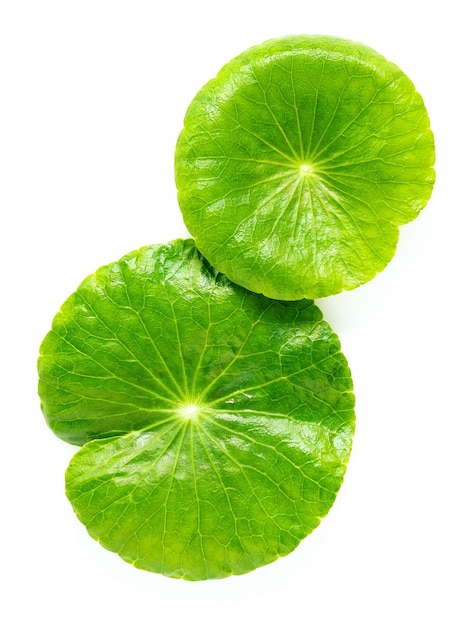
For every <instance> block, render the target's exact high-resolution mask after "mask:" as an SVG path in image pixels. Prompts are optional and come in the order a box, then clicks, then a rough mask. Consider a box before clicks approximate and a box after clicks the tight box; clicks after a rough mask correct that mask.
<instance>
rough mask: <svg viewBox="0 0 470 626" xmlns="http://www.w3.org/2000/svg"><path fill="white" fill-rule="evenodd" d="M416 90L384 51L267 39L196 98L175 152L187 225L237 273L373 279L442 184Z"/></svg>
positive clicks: (314, 282) (239, 277)
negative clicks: (401, 231) (401, 228)
mask: <svg viewBox="0 0 470 626" xmlns="http://www.w3.org/2000/svg"><path fill="white" fill-rule="evenodd" d="M433 163H434V141H433V135H432V132H431V130H430V128H429V119H428V116H427V113H426V110H425V107H424V104H423V100H422V98H421V96H420V95H419V94H418V93H417V92H416V90H415V88H414V86H413V84H412V83H411V81H410V80H409V79H408V78H407V77H406V76H405V75H404V74H403V72H401V70H400V69H399V68H398V67H396V65H394V64H392V63H389V62H388V61H387V60H386V59H385V58H384V57H383V56H381V55H380V54H378V53H377V52H375V51H374V50H372V49H370V48H368V47H366V46H364V45H362V44H358V43H354V42H351V41H346V40H342V39H337V38H333V37H324V36H294V37H288V38H284V39H277V40H271V41H267V42H265V43H263V44H261V45H259V46H256V47H254V48H251V49H249V50H248V51H246V52H245V53H243V54H241V55H240V56H238V57H237V58H235V59H233V60H232V61H231V62H229V63H228V64H227V65H226V66H225V67H224V68H223V69H222V70H221V71H220V73H219V74H218V76H217V77H216V78H215V79H213V80H211V81H210V82H209V83H208V84H207V85H205V87H203V88H202V89H201V91H200V92H199V93H198V94H197V95H196V97H195V99H194V100H193V102H192V103H191V105H190V106H189V109H188V111H187V114H186V118H185V126H184V129H183V131H182V132H181V134H180V137H179V140H178V143H177V147H176V155H175V169H176V183H177V187H178V190H179V202H180V207H181V211H182V213H183V217H184V220H185V222H186V225H187V227H188V229H189V231H190V232H191V234H192V235H193V236H194V238H195V241H196V245H197V247H198V248H199V249H200V250H201V252H202V254H204V256H205V257H206V258H207V259H208V260H209V261H210V262H211V263H212V264H213V265H214V266H215V267H216V268H217V269H219V270H220V271H222V272H224V273H225V274H226V275H227V276H228V277H229V278H230V279H231V280H233V281H234V282H236V283H237V284H240V285H242V286H244V287H246V288H247V289H251V290H252V291H255V292H258V293H263V294H265V295H266V296H269V297H272V298H280V299H286V300H297V299H301V298H317V297H322V296H328V295H331V294H334V293H338V292H340V291H342V290H343V289H353V288H355V287H357V286H359V285H361V284H362V283H364V282H366V281H368V280H370V279H371V278H373V277H374V276H375V274H376V273H377V272H379V271H381V270H382V269H383V268H384V267H385V266H386V264H387V263H388V262H389V261H390V259H391V258H392V257H393V255H394V252H395V247H396V243H397V240H398V226H399V225H401V224H405V223H406V222H409V221H411V220H413V219H414V218H415V217H416V216H417V215H418V213H419V211H420V210H421V209H422V208H423V207H424V206H425V205H426V202H427V201H428V199H429V197H430V195H431V191H432V187H433V183H434V170H433V167H432V166H433Z"/></svg>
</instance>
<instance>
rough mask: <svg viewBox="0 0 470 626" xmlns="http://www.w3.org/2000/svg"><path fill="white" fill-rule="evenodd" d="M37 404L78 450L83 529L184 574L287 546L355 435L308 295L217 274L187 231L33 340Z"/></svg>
mask: <svg viewBox="0 0 470 626" xmlns="http://www.w3.org/2000/svg"><path fill="white" fill-rule="evenodd" d="M39 375H40V387H39V392H40V396H41V399H42V408H43V412H44V415H45V416H46V419H47V421H48V423H49V425H50V427H51V428H52V430H53V431H54V432H55V433H56V434H57V435H58V436H59V437H61V438H63V439H65V440H66V441H70V442H71V443H75V444H84V445H83V447H82V448H81V449H80V450H79V451H78V452H77V454H76V455H75V456H74V458H73V459H72V461H71V463H70V466H69V468H68V470H67V474H66V488H67V495H68V497H69V499H70V501H71V503H72V505H73V507H74V509H75V511H76V514H77V515H78V517H79V519H80V520H81V521H82V522H83V524H85V526H86V527H87V529H88V532H89V533H90V534H91V536H92V537H94V538H95V539H97V540H98V541H100V543H101V544H102V545H103V546H105V547H106V548H108V549H109V550H112V551H114V552H117V553H119V555H120V556H121V557H122V558H123V559H125V560H126V561H129V562H131V563H133V564H134V565H136V566H137V567H139V568H143V569H147V570H150V571H153V572H161V573H163V574H165V575H167V576H171V577H176V578H187V579H190V580H198V579H206V578H221V577H224V576H229V575H230V574H242V573H244V572H248V571H250V570H252V569H254V568H256V567H259V566H261V565H264V564H266V563H269V562H271V561H273V560H275V559H276V558H277V557H278V556H282V555H285V554H287V553H289V552H291V551H292V550H293V549H294V548H295V547H296V546H297V544H298V543H299V542H300V541H301V539H302V538H304V537H305V536H306V535H308V534H309V533H310V532H311V531H312V530H313V528H315V527H316V526H317V525H318V524H319V522H320V519H321V518H322V517H323V516H324V515H326V513H327V512H328V510H329V509H330V507H331V505H332V504H333V501H334V499H335V496H336V494H337V491H338V489H339V487H340V485H341V482H342V480H343V475H344V472H345V468H346V463H347V461H348V458H349V454H350V449H351V444H352V437H353V430H354V410H353V407H354V397H353V394H352V382H351V376H350V372H349V368H348V365H347V362H346V359H345V357H344V356H343V354H342V353H341V349H340V344H339V341H338V338H337V337H336V335H335V334H334V333H333V332H332V330H331V328H330V327H329V325H328V324H327V323H326V322H324V321H322V316H321V313H320V311H319V309H318V308H317V307H316V306H315V305H314V304H313V303H311V302H308V301H302V302H294V303H291V302H278V301H275V300H270V299H268V298H265V297H263V296H260V295H257V294H254V293H251V292H248V291H246V290H245V289H243V288H242V287H239V286H237V285H234V284H233V283H231V282H230V281H229V280H228V279H227V278H226V277H225V276H224V275H222V274H220V273H218V272H217V271H215V270H214V269H213V268H212V267H211V266H210V265H209V264H208V263H207V261H205V260H204V259H203V258H202V257H201V255H200V253H199V252H198V251H197V250H196V248H195V246H194V242H193V241H192V240H186V241H182V240H178V241H175V242H172V243H170V244H168V245H161V246H159V245H156V246H148V247H145V248H142V249H141V250H139V251H137V252H133V253H131V254H129V255H127V256H125V257H123V258H122V259H121V260H120V261H118V262H117V263H112V264H110V265H107V266H105V267H103V268H101V269H100V270H98V271H97V272H96V274H94V275H93V276H90V277H89V278H87V279H86V280H85V281H84V282H83V283H82V284H81V285H80V287H79V288H78V289H77V291H76V292H75V293H74V294H73V295H72V296H71V297H70V298H69V299H68V300H67V301H66V302H65V304H64V305H63V307H62V309H61V311H60V312H59V313H58V315H57V316H56V318H55V319H54V322H53V326H52V330H51V331H50V332H49V334H48V335H47V336H46V338H45V339H44V341H43V344H42V346H41V356H40V359H39Z"/></svg>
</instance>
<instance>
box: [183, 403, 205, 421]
mask: <svg viewBox="0 0 470 626" xmlns="http://www.w3.org/2000/svg"><path fill="white" fill-rule="evenodd" d="M201 412H202V406H199V405H198V404H195V403H194V402H188V403H186V404H183V405H181V406H180V407H179V408H178V415H179V417H180V418H181V419H182V420H197V419H198V418H199V417H200V415H201Z"/></svg>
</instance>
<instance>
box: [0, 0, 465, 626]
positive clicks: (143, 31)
mask: <svg viewBox="0 0 470 626" xmlns="http://www.w3.org/2000/svg"><path fill="white" fill-rule="evenodd" d="M463 6H464V3H463V2H460V1H459V0H447V1H446V2H435V1H434V0H428V1H426V2H419V1H413V0H406V1H402V0H393V2H392V1H391V0H390V1H389V2H379V1H375V2H366V1H363V0H356V1H354V2H351V1H348V0H341V1H339V0H338V1H336V2H333V1H331V2H327V1H326V0H323V1H322V2H317V1H316V0H308V1H299V0H285V1H283V2H277V1H274V0H271V1H270V2H264V1H256V0H249V1H245V0H238V2H230V3H227V2H222V1H220V0H219V1H217V2H210V1H208V0H198V1H195V2H182V1H180V2H178V1H176V0H174V2H156V1H155V2H146V1H138V0H134V1H129V2H122V1H120V0H114V1H113V2H106V1H101V0H93V1H88V0H81V1H76V2H75V1H74V2H71V1H66V0H62V1H57V2H52V1H48V0H46V1H41V0H36V1H34V2H33V1H31V2H25V1H21V0H12V1H3V2H0V161H1V163H0V166H1V168H0V208H1V213H0V214H1V220H2V228H1V234H0V236H1V257H0V259H1V269H0V272H1V274H0V276H1V278H0V281H1V283H0V284H1V310H2V317H3V320H2V322H1V326H0V329H1V344H0V347H1V368H2V374H1V389H2V402H1V406H2V415H1V419H2V430H1V434H2V445H1V455H0V462H1V464H2V468H1V481H2V483H1V504H0V506H1V513H0V523H1V526H2V527H1V534H0V537H1V543H2V546H1V561H0V562H1V570H2V571H3V573H4V575H5V576H6V581H4V582H3V584H2V596H3V600H2V602H1V604H0V612H2V613H3V612H4V613H5V616H4V617H3V616H2V620H1V621H2V623H3V624H6V625H8V626H9V625H17V624H18V625H19V624H21V625H23V624H37V623H39V624H48V625H49V626H55V625H62V624H72V625H74V624H87V625H91V626H94V625H98V624H100V625H101V624H112V625H117V626H119V625H121V624H122V625H123V624H130V623H132V624H139V623H146V624H149V623H151V624H165V623H172V624H177V625H178V624H184V623H188V624H192V625H195V626H198V625H199V624H205V625H207V626H212V625H215V624H228V625H231V624H234V625H235V624H240V623H241V624H245V625H246V626H251V625H254V624H273V625H281V624H286V623H287V624H289V625H291V624H299V623H301V624H311V625H312V626H313V625H316V624H318V625H322V626H337V625H340V624H341V625H342V624H353V625H354V624H360V625H361V626H369V625H371V626H372V625H373V626H383V625H388V624H393V625H401V626H402V625H405V626H407V625H413V626H414V625H421V624H423V625H426V626H429V625H434V624H436V625H441V624H442V625H450V626H460V625H467V626H468V624H470V608H469V602H470V600H469V584H470V577H469V557H470V554H469V540H468V532H469V514H468V502H469V477H470V475H469V435H470V429H469V419H470V415H469V388H470V386H469V384H468V378H469V367H468V361H469V352H468V350H469V347H470V346H469V341H468V339H469V334H468V313H467V299H466V293H467V291H468V258H467V250H468V247H469V244H468V242H469V237H470V233H469V226H470V222H469V218H468V211H469V201H468V196H469V181H470V167H469V159H468V146H469V140H470V137H469V132H468V120H469V109H468V106H469V105H468V103H469V95H470V94H469V92H468V79H469V69H468V68H469V66H468V33H467V29H466V28H464V26H465V24H466V22H467V18H465V17H464V15H463V13H462V10H463V9H462V7H463ZM294 33H322V34H330V35H337V36H341V37H346V38H350V39H354V40H357V41H361V42H363V43H365V44H367V45H369V46H371V47H373V48H375V49H377V50H378V51H380V52H381V53H382V54H384V55H385V56H386V57H388V58H389V59H390V60H391V61H394V62H395V63H396V64H397V65H399V66H400V67H401V68H402V70H403V71H405V72H406V73H407V74H408V75H409V76H410V77H411V78H412V80H413V81H414V83H415V85H416V87H417V89H418V90H419V91H420V92H421V94H422V95H423V97H424V100H425V102H426V105H427V108H428V112H429V115H430V118H431V123H432V127H433V130H434V132H435V135H436V148H437V164H436V170H437V182H436V186H435V191H434V194H433V197H432V199H431V201H430V203H429V205H428V207H427V208H426V209H425V210H424V211H423V213H422V214H421V215H420V217H419V218H418V219H417V220H416V221H415V222H413V223H412V224H410V225H408V226H405V227H403V228H402V234H401V238H400V242H399V246H398V251H397V254H396V257H395V258H394V260H393V261H392V262H391V264H390V265H389V266H388V268H387V269H386V270H385V271H384V272H383V273H382V274H381V275H379V276H378V277H377V278H376V279H374V280H373V281H372V282H371V283H369V284H367V285H365V286H363V287H361V288H360V289H357V290H356V291H353V292H350V293H346V294H342V295H340V296H336V297H332V298H328V299H325V300H322V301H318V304H319V306H320V307H321V308H322V309H323V311H324V313H325V316H326V318H327V319H328V321H330V323H331V324H332V326H333V327H334V328H335V330H336V331H337V332H338V334H339V336H340V338H341V339H342V344H343V348H344V352H345V353H346V356H347V357H348V359H349V362H350V366H351V368H352V371H353V376H354V380H355V389H356V395H357V433H356V439H355V446H354V450H353V455H352V458H351V462H350V466H349V469H348V472H347V475H346V480H345V483H344V486H343V488H342V489H341V491H340V494H339V496H338V499H337V502H336V504H335V506H334V507H333V509H332V511H331V513H330V514H329V515H328V517H327V518H326V519H325V520H324V521H323V522H322V525H321V527H320V528H319V529H318V530H316V531H315V532H314V533H313V534H312V535H311V536H310V537H308V538H307V539H306V540H304V541H303V542H302V543H301V545H300V546H299V547H298V548H297V550H295V551H294V552H293V553H292V554H291V555H290V556H288V557H285V558H283V559H280V560H278V561H277V562H276V563H274V564H272V565H269V566H267V567H264V568H261V569H259V570H257V571H255V572H253V573H251V574H247V575H245V576H242V577H234V578H230V579H225V580H222V581H209V582H201V583H188V582H185V581H177V580H171V579H167V578H165V577H163V576H159V575H156V574H150V573H147V572H142V571H138V570H135V569H134V568H132V567H131V566H129V565H127V564H126V563H124V562H123V561H121V560H120V559H119V557H117V556H116V555H114V554H112V553H109V552H107V551H105V550H104V549H103V548H101V547H100V546H99V545H98V544H97V543H95V542H94V541H93V540H92V539H91V538H89V537H88V535H87V533H86V531H85V529H84V528H83V527H82V526H81V524H80V523H79V522H78V521H77V519H76V518H75V516H74V514H73V512H72V510H71V507H70V505H69V503H68V501H67V499H66V497H65V495H64V492H63V473H64V470H65V468H66V466H67V464H68V461H69V459H70V458H71V456H72V454H73V452H74V449H73V448H72V447H71V446H69V445H66V444H65V443H63V442H61V441H60V440H59V439H57V438H55V437H54V435H53V434H52V433H51V432H50V431H49V430H48V428H47V427H46V425H45V422H44V420H43V417H42V414H41V412H40V408H39V402H38V398H37V395H36V358H37V352H38V347H39V344H40V342H41V340H42V338H43V336H44V335H45V333H46V332H47V330H48V329H49V327H50V323H51V320H52V317H53V315H54V314H55V313H56V311H57V310H58V309H59V307H60V305H61V304H62V302H63V300H65V298H66V297H67V296H68V295H69V294H70V293H71V292H72V291H74V290H75V288H76V287H77V285H78V283H79V282H80V281H81V280H82V279H83V278H84V277H85V276H86V275H88V274H89V273H91V272H93V271H94V270H95V269H96V268H97V267H98V266H100V265H102V264H104V263H108V262H111V261H114V260H116V259H118V258H119V257H120V256H122V255H123V254H125V253H126V252H128V251H130V250H132V249H135V248H138V247H140V246H142V245H144V244H148V243H159V242H166V241H168V240H170V239H174V238H176V237H178V236H184V235H185V234H186V231H185V228H184V225H183V222H182V219H181V217H180V214H179V209H178V205H177V201H176V193H175V186H174V182H173V151H174V145H175V141H176V138H177V135H178V133H179V131H180V129H181V127H182V122H183V116H184V112H185V109H186V107H187V105H188V104H189V102H190V100H191V99H192V97H193V96H194V95H195V93H196V92H197V90H198V89H199V88H200V87H201V86H202V85H203V84H204V83H205V82H206V81H207V80H209V79H210V78H211V77H212V76H213V75H214V74H215V73H216V72H217V71H218V69H219V68H220V67H221V66H222V65H223V64H224V63H225V62H227V61H228V60H229V59H231V58H232V57H233V56H235V55H237V54H238V53H240V52H242V51H243V50H244V49H246V48H248V47H250V46H252V45H254V44H256V43H260V42H262V41H263V40H265V39H268V38H272V37H277V36H282V35H287V34H294Z"/></svg>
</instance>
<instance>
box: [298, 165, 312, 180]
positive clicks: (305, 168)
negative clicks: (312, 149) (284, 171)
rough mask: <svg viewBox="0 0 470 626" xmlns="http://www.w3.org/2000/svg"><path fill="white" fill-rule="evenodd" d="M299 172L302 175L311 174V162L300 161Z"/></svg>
mask: <svg viewBox="0 0 470 626" xmlns="http://www.w3.org/2000/svg"><path fill="white" fill-rule="evenodd" d="M299 173H300V175H301V176H302V177H303V176H313V175H314V174H315V168H314V167H313V165H312V164H311V163H301V164H300V165H299Z"/></svg>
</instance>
